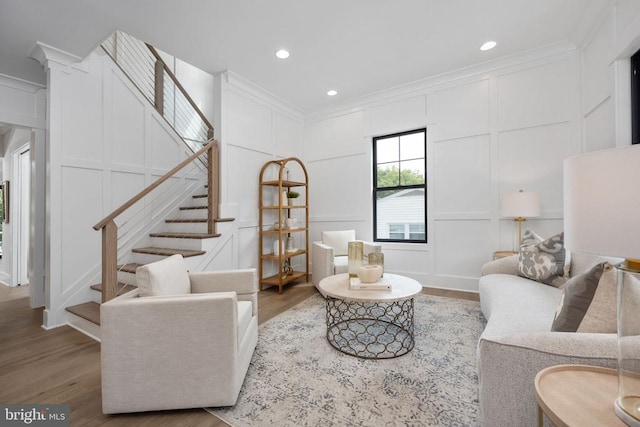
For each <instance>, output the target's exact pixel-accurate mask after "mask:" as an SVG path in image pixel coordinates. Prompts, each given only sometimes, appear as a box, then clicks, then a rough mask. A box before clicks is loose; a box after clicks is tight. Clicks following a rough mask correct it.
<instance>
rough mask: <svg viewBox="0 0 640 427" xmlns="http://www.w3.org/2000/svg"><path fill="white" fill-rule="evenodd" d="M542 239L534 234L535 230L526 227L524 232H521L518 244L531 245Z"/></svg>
mask: <svg viewBox="0 0 640 427" xmlns="http://www.w3.org/2000/svg"><path fill="white" fill-rule="evenodd" d="M543 241H544V239H543V238H542V237H540V236H538V235H537V234H536V232H535V231H533V230H530V229H528V228H527V229H526V230H524V233H522V241H521V242H520V246H521V247H522V246H531V245H537V244H538V243H540V242H543Z"/></svg>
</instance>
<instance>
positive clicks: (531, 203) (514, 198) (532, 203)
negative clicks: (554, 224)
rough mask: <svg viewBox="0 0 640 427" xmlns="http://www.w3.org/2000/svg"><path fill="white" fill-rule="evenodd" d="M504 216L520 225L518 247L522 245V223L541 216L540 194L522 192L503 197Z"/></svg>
mask: <svg viewBox="0 0 640 427" xmlns="http://www.w3.org/2000/svg"><path fill="white" fill-rule="evenodd" d="M502 216H503V217H506V218H513V220H514V221H516V222H517V223H518V240H517V247H518V248H519V247H520V244H521V243H522V223H523V222H524V221H526V220H527V218H536V217H539V216H540V193H536V192H532V191H524V190H520V191H518V192H517V193H510V194H505V195H504V196H502Z"/></svg>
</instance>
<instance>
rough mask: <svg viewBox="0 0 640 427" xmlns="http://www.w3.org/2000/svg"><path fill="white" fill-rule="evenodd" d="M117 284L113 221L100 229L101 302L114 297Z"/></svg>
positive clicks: (116, 249)
mask: <svg viewBox="0 0 640 427" xmlns="http://www.w3.org/2000/svg"><path fill="white" fill-rule="evenodd" d="M117 282H118V226H117V225H116V223H115V222H113V220H111V221H109V222H108V223H107V224H106V225H105V226H104V227H102V302H103V303H104V302H107V301H109V300H111V299H113V298H115V297H116V294H117V290H116V286H117Z"/></svg>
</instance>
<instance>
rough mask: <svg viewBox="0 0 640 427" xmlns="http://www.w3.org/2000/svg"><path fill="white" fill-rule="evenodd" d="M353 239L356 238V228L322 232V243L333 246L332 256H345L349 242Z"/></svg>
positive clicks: (347, 252)
mask: <svg viewBox="0 0 640 427" xmlns="http://www.w3.org/2000/svg"><path fill="white" fill-rule="evenodd" d="M354 240H356V230H344V231H323V232H322V243H324V244H325V245H328V246H331V247H332V248H333V256H347V255H348V254H349V242H353V241H354Z"/></svg>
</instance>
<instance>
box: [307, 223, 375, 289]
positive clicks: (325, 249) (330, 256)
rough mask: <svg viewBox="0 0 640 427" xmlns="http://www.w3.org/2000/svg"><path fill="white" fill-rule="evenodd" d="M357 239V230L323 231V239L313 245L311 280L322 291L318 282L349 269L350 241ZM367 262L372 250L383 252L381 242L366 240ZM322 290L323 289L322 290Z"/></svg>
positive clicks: (365, 255)
mask: <svg viewBox="0 0 640 427" xmlns="http://www.w3.org/2000/svg"><path fill="white" fill-rule="evenodd" d="M355 240H357V239H356V231H355V230H342V231H323V232H322V241H321V242H313V243H312V245H311V281H312V282H313V284H314V285H315V287H316V288H317V289H318V291H320V288H319V287H318V284H319V283H320V281H321V280H322V279H324V278H325V277H327V276H332V275H334V274H341V273H347V272H348V271H349V257H348V250H349V242H353V241H355ZM363 244H364V258H365V262H367V260H368V256H369V254H370V253H372V252H382V245H381V244H379V243H371V242H364V241H363ZM320 292H322V291H320Z"/></svg>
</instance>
